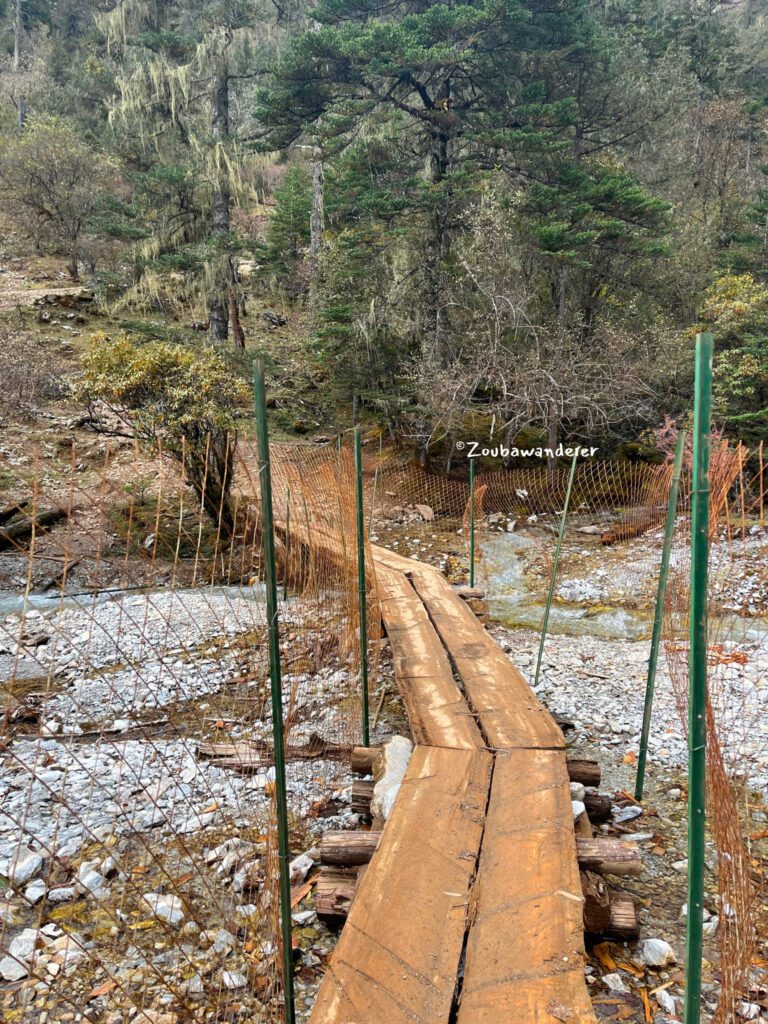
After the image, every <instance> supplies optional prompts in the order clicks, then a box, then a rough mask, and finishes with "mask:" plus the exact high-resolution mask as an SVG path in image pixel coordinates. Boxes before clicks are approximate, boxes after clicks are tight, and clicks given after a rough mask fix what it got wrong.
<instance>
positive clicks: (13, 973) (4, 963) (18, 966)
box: [0, 956, 29, 981]
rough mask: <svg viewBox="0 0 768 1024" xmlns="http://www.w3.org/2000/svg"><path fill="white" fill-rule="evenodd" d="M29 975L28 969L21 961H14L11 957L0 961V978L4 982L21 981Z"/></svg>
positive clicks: (5, 957)
mask: <svg viewBox="0 0 768 1024" xmlns="http://www.w3.org/2000/svg"><path fill="white" fill-rule="evenodd" d="M28 974H29V970H28V968H27V967H26V966H25V964H23V963H22V962H21V961H20V960H14V959H13V957H10V956H4V957H3V959H2V960H0V978H2V979H3V981H21V979H22V978H26V976H27V975H28Z"/></svg>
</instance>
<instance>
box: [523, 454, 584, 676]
mask: <svg viewBox="0 0 768 1024" xmlns="http://www.w3.org/2000/svg"><path fill="white" fill-rule="evenodd" d="M578 454H579V449H578V446H577V447H576V449H575V451H574V453H573V460H572V462H571V471H570V473H569V474H568V487H567V488H566V491H565V505H564V506H563V518H562V520H561V521H560V529H559V530H558V533H557V544H556V546H555V557H554V558H553V560H552V572H551V573H550V576H549V590H548V591H547V603H546V605H545V607H544V621H543V622H542V624H541V639H540V640H539V655H538V657H537V658H536V675H535V676H534V680H533V685H534V686H538V685H539V673H540V672H541V659H542V658H543V656H544V642H545V640H546V639H547V627H548V626H549V612H550V610H551V608H552V598H553V597H554V596H555V580H556V579H557V567H558V565H559V563H560V549H561V548H562V546H563V537H564V536H565V521H566V519H567V518H568V506H569V505H570V503H571V491H572V490H573V478H574V477H575V476H576V459H577V458H578Z"/></svg>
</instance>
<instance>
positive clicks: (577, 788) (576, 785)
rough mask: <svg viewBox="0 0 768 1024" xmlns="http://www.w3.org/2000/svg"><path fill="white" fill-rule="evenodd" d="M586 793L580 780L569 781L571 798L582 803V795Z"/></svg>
mask: <svg viewBox="0 0 768 1024" xmlns="http://www.w3.org/2000/svg"><path fill="white" fill-rule="evenodd" d="M586 795H587V791H586V789H585V788H584V786H582V784H581V783H580V782H572V783H571V800H580V801H581V802H582V803H584V797H585V796H586Z"/></svg>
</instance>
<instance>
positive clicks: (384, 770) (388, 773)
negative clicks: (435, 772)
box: [371, 736, 413, 821]
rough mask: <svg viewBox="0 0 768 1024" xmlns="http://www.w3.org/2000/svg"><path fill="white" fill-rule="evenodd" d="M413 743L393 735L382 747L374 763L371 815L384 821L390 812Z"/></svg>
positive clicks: (403, 737) (403, 775) (406, 766)
mask: <svg viewBox="0 0 768 1024" xmlns="http://www.w3.org/2000/svg"><path fill="white" fill-rule="evenodd" d="M412 752H413V744H412V743H411V741H410V740H409V739H406V737H405V736H393V737H392V739H390V740H387V742H386V743H385V744H384V746H383V747H382V751H381V754H379V756H378V757H377V759H376V761H377V763H376V764H375V765H374V773H375V776H376V779H377V781H376V785H375V786H374V787H373V798H372V799H371V815H372V816H373V817H374V818H375V817H380V818H381V819H382V820H383V821H386V820H387V819H388V818H389V816H390V814H391V813H392V808H393V807H394V805H395V799H396V797H397V793H398V790H399V789H400V785H401V783H402V781H403V778H404V777H405V773H406V770H407V768H408V762H409V761H410V759H411V753H412Z"/></svg>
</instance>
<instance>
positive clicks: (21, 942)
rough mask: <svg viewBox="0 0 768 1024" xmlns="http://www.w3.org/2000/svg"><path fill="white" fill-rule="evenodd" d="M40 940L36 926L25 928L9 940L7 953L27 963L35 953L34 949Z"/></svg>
mask: <svg viewBox="0 0 768 1024" xmlns="http://www.w3.org/2000/svg"><path fill="white" fill-rule="evenodd" d="M39 941H40V932H39V931H38V930H37V928H25V929H24V931H23V932H20V933H19V934H18V935H17V936H16V938H14V939H12V940H11V944H10V946H9V947H8V954H9V956H11V957H14V958H15V959H16V960H23V961H24V962H25V963H29V962H30V960H32V958H33V957H34V955H35V949H36V947H37V945H38V942H39Z"/></svg>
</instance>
